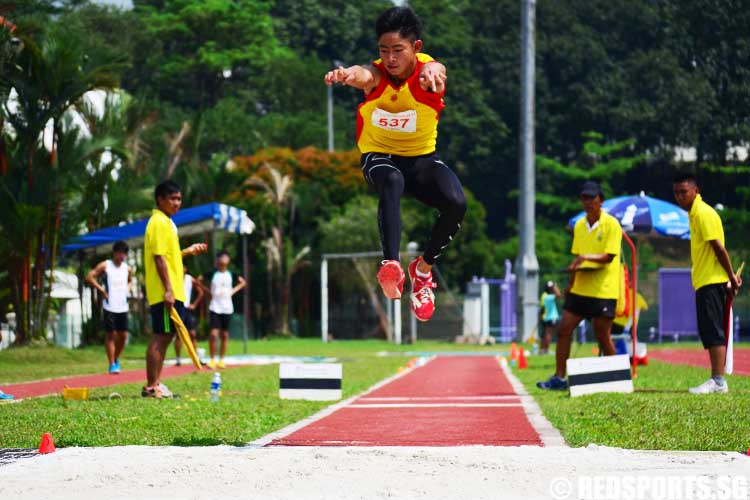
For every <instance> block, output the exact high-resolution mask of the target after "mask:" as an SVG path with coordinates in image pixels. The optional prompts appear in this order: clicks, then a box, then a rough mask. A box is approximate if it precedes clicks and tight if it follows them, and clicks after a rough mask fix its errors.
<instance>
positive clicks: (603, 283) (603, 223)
mask: <svg viewBox="0 0 750 500" xmlns="http://www.w3.org/2000/svg"><path fill="white" fill-rule="evenodd" d="M621 244H622V227H620V223H619V222H617V219H615V218H614V217H612V216H611V215H609V214H607V213H605V212H602V213H601V216H600V217H599V220H598V221H597V222H595V223H594V225H593V226H592V227H589V225H588V223H587V221H586V216H583V217H581V218H580V219H579V220H578V222H576V225H575V227H574V228H573V247H572V248H571V253H572V254H573V255H583V254H586V253H609V254H612V255H614V256H615V258H614V259H612V262H610V263H608V264H599V263H596V262H589V261H586V262H584V263H583V265H582V266H581V268H579V270H578V271H576V278H575V281H574V282H573V288H571V290H570V291H571V292H573V293H575V294H577V295H582V296H584V297H593V298H597V299H615V300H617V298H618V296H619V295H620V273H621V272H622V271H621V267H620V245H621Z"/></svg>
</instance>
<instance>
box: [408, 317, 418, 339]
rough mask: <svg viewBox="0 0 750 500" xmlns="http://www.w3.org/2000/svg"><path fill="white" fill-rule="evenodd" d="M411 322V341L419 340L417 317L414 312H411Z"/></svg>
mask: <svg viewBox="0 0 750 500" xmlns="http://www.w3.org/2000/svg"><path fill="white" fill-rule="evenodd" d="M409 323H410V329H411V343H412V344H414V343H416V342H417V317H416V316H414V314H413V313H412V314H409Z"/></svg>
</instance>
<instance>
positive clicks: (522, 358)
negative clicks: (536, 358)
mask: <svg viewBox="0 0 750 500" xmlns="http://www.w3.org/2000/svg"><path fill="white" fill-rule="evenodd" d="M528 367H529V362H528V361H527V360H526V349H524V348H523V346H521V349H520V351H519V353H518V369H519V370H524V369H526V368H528Z"/></svg>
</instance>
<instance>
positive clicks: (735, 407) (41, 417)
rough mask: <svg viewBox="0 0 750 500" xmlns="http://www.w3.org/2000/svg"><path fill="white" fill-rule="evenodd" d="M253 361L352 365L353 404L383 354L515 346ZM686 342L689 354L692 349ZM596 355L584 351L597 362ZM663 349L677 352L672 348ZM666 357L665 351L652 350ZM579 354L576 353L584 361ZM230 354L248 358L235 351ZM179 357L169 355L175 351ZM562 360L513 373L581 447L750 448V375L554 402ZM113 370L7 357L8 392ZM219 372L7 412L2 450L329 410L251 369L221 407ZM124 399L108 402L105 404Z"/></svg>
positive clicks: (207, 433) (377, 347) (78, 357)
mask: <svg viewBox="0 0 750 500" xmlns="http://www.w3.org/2000/svg"><path fill="white" fill-rule="evenodd" d="M248 346H249V351H250V352H251V353H253V354H282V355H322V356H333V357H337V358H339V360H340V361H341V362H342V363H343V364H344V394H345V396H347V397H348V396H351V395H354V394H357V393H360V392H362V391H364V390H365V389H367V388H368V387H370V386H371V385H373V384H374V383H376V382H378V381H379V380H382V379H383V378H385V377H388V376H390V375H392V374H394V373H396V371H397V369H398V367H399V366H402V365H403V364H404V363H405V361H406V359H407V358H406V357H402V356H377V355H376V353H378V352H379V351H393V352H405V351H417V352H436V351H487V352H496V351H500V350H506V349H507V346H494V347H478V346H463V345H455V344H450V343H443V342H420V343H418V344H416V345H414V346H408V345H407V346H393V345H389V344H386V343H384V342H380V341H356V342H345V341H340V342H332V343H329V344H321V343H320V341H319V340H317V339H294V340H283V339H277V340H270V341H259V342H250V343H249V344H248ZM683 346H684V345H683V344H680V345H679V347H683ZM591 347H592V346H591V345H584V346H583V347H581V348H580V349H579V350H578V354H579V355H582V356H584V355H590V352H591ZM664 347H668V348H671V347H675V345H674V344H664ZM654 348H658V346H654ZM144 349H145V346H143V345H133V346H129V347H128V349H127V350H126V352H125V354H124V356H123V368H124V369H129V368H142V367H143V366H144V361H143V356H144ZM575 350H576V349H575V348H574V351H575ZM230 353H234V354H240V353H242V343H241V342H232V344H231V345H230ZM170 354H171V351H170ZM553 366H554V359H553V357H552V356H532V357H530V359H529V369H528V370H514V373H515V374H516V375H517V376H518V377H519V379H520V380H521V381H522V382H523V383H524V385H525V387H526V389H527V391H529V393H530V394H532V395H533V396H534V397H535V399H536V400H537V401H538V403H539V405H540V406H541V408H542V410H543V412H544V414H545V416H547V418H548V419H549V420H550V421H551V422H552V424H553V425H554V426H555V427H557V428H558V429H559V430H560V431H561V433H562V434H563V436H564V437H565V439H566V441H567V442H568V443H569V444H570V445H571V446H585V445H588V444H590V443H596V444H599V445H607V446H618V447H624V448H633V449H664V450H731V451H743V452H744V451H746V450H747V448H748V447H750V417H748V415H747V408H750V377H740V376H736V377H729V379H728V380H729V384H730V388H731V391H730V393H729V394H728V395H712V396H704V397H700V396H693V395H690V394H688V393H687V388H688V387H690V386H691V385H696V384H698V383H700V382H702V381H703V380H704V379H705V378H706V377H707V371H706V370H705V369H701V368H691V367H685V366H672V365H668V364H665V363H660V362H656V361H652V362H651V365H650V366H648V367H642V368H640V369H639V376H638V378H637V379H636V381H635V386H636V389H637V392H636V393H635V394H630V395H620V394H599V395H591V396H584V397H580V398H574V399H573V398H570V397H569V396H568V395H567V393H565V392H563V393H559V392H545V391H541V390H539V389H537V388H536V387H535V382H536V381H538V380H543V379H545V378H547V377H548V376H549V375H550V374H551V373H552V371H553ZM105 368H106V360H105V358H104V354H103V352H102V349H101V348H100V347H99V348H86V349H78V350H74V351H69V350H66V349H61V348H50V347H37V348H22V349H11V350H8V351H3V352H0V382H2V383H10V382H17V381H23V380H39V379H43V378H50V377H56V376H63V375H71V374H83V373H101V372H103V371H104V369H105ZM210 377H211V374H210V373H209V372H206V373H196V374H191V375H186V376H183V377H177V378H173V379H169V380H168V381H167V383H168V385H169V387H170V389H172V390H173V391H175V392H176V393H178V394H180V395H181V396H182V397H181V399H178V400H164V401H155V400H143V399H142V398H141V397H140V396H139V391H140V384H129V385H121V386H113V387H106V388H100V389H94V390H93V391H92V396H93V399H91V400H89V401H68V402H66V401H63V400H62V398H61V397H47V398H38V399H32V400H26V401H22V402H19V403H14V404H2V405H0V420H1V421H3V422H9V423H10V424H9V425H2V426H0V447H34V446H37V445H38V442H39V439H40V437H41V434H42V433H43V432H51V433H52V435H53V436H54V437H55V440H56V443H57V444H58V445H59V446H112V445H125V444H144V445H146V444H147V445H169V444H174V445H185V446H190V445H211V444H235V445H240V444H244V443H247V442H249V441H252V440H254V439H257V438H258V437H261V436H263V435H265V434H267V433H269V432H272V431H274V430H277V429H279V428H281V427H284V426H285V425H288V424H290V423H293V422H295V421H298V420H300V419H302V418H304V417H306V416H308V415H310V414H312V413H314V412H316V411H318V410H319V409H321V408H323V407H325V406H326V403H314V402H302V401H280V400H279V399H278V397H277V394H278V368H277V367H276V366H248V367H242V368H234V369H231V370H227V371H226V372H225V373H224V376H223V380H224V387H223V397H222V399H221V401H220V402H219V403H210V402H209V401H208V388H209V381H210ZM112 392H118V393H120V394H121V395H122V396H123V398H122V399H115V400H113V401H110V400H109V399H108V398H107V396H108V395H109V394H110V393H112Z"/></svg>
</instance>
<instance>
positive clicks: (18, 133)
mask: <svg viewBox="0 0 750 500" xmlns="http://www.w3.org/2000/svg"><path fill="white" fill-rule="evenodd" d="M17 36H18V37H19V39H20V40H21V41H22V49H21V50H20V51H19V52H18V54H16V55H15V56H14V58H13V64H5V65H4V68H3V71H2V72H1V73H0V92H1V91H2V89H5V90H6V91H7V92H8V94H12V99H11V101H10V103H11V104H8V101H7V100H5V101H4V102H3V108H2V113H1V115H2V121H5V122H7V125H8V127H5V128H4V129H3V130H2V135H3V141H2V144H3V147H4V149H5V150H6V151H5V152H6V157H7V169H6V170H5V171H3V172H2V177H0V196H2V198H3V202H4V203H3V206H4V207H6V208H5V209H4V210H3V211H0V227H1V228H2V230H3V233H4V234H5V235H7V236H8V237H9V239H10V238H12V239H10V241H12V242H13V249H12V251H11V253H10V254H9V260H8V263H7V265H8V271H9V273H10V275H11V283H12V284H13V289H14V294H13V296H14V297H13V298H14V303H15V309H16V314H17V328H18V331H17V333H18V337H17V339H18V342H19V343H23V342H25V341H26V340H27V339H29V338H43V336H44V334H45V331H46V318H47V314H48V308H49V300H45V297H46V298H48V297H49V294H50V292H51V287H52V276H53V275H54V273H53V272H54V267H55V262H56V259H57V249H58V244H59V240H60V226H61V219H62V215H63V214H62V208H63V205H64V204H65V202H66V199H67V196H68V194H69V193H70V190H71V186H75V185H76V182H77V180H78V179H80V178H82V177H84V176H85V175H86V170H85V168H86V165H87V163H88V161H89V160H90V159H91V158H92V157H93V156H94V155H95V154H97V153H98V152H100V151H101V150H103V149H104V148H106V147H107V145H106V144H105V143H104V142H102V143H98V144H97V143H91V142H90V141H87V140H86V138H85V137H82V136H81V135H80V133H79V131H78V130H77V128H76V127H75V126H74V125H73V122H72V120H71V119H70V116H69V115H67V113H68V112H69V110H71V109H72V108H73V106H74V104H75V103H77V102H79V101H80V100H81V98H82V96H83V95H84V94H85V93H86V92H88V91H90V90H93V89H97V88H111V87H113V86H115V85H116V84H117V75H116V72H117V71H118V70H119V69H120V68H121V67H122V65H121V64H120V63H119V62H118V61H104V60H100V59H99V58H98V57H96V56H95V55H94V56H89V55H88V54H86V53H84V52H83V51H82V50H81V48H80V45H79V44H78V43H77V42H76V40H75V39H73V38H72V37H64V36H62V35H61V34H55V33H54V32H49V33H46V34H44V35H40V37H39V38H38V40H34V39H32V38H30V37H26V36H24V35H23V34H19V35H17ZM10 89H12V92H11V90H10ZM45 274H47V275H48V276H49V279H48V280H46V282H45ZM45 285H46V286H45Z"/></svg>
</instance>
